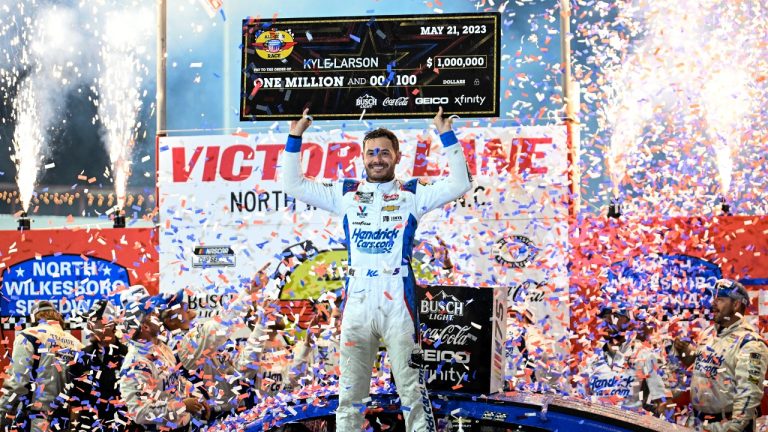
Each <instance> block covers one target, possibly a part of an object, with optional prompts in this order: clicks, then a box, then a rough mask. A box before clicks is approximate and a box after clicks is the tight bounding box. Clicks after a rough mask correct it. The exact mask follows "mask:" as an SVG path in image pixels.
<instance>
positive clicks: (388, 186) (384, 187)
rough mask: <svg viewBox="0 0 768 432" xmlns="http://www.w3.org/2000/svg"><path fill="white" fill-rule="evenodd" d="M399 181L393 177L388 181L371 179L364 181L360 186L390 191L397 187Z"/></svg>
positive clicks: (367, 188)
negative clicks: (380, 181)
mask: <svg viewBox="0 0 768 432" xmlns="http://www.w3.org/2000/svg"><path fill="white" fill-rule="evenodd" d="M398 184H399V182H398V181H397V179H392V180H390V181H388V182H386V183H371V182H369V181H365V182H363V183H362V184H361V185H360V186H361V189H364V190H375V191H377V192H383V193H390V192H392V191H393V190H395V189H397V187H398Z"/></svg>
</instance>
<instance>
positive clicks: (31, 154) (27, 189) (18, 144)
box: [12, 79, 43, 212]
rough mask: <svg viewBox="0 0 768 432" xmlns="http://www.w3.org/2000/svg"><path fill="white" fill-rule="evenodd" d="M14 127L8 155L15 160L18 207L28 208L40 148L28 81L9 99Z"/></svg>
mask: <svg viewBox="0 0 768 432" xmlns="http://www.w3.org/2000/svg"><path fill="white" fill-rule="evenodd" d="M13 108H14V109H13V111H14V117H15V118H16V130H15V131H14V136H13V151H14V154H13V156H12V158H13V160H14V162H15V163H16V184H17V185H18V187H19V196H20V198H21V203H22V209H23V210H24V212H28V211H29V203H30V201H32V195H33V194H34V191H35V181H36V180H37V172H38V171H39V170H40V150H41V147H42V144H43V134H42V133H41V131H40V119H39V118H38V115H37V112H38V111H37V110H38V107H37V99H36V97H35V91H34V89H33V87H32V84H31V82H30V81H29V80H28V79H27V80H24V81H23V82H22V83H21V85H20V87H19V90H18V93H17V95H16V99H14V103H13Z"/></svg>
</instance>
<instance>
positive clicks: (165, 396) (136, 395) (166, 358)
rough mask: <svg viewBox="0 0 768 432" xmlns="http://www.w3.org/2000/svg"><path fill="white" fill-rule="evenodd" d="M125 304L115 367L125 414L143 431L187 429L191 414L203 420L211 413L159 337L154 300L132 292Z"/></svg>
mask: <svg viewBox="0 0 768 432" xmlns="http://www.w3.org/2000/svg"><path fill="white" fill-rule="evenodd" d="M132 288H134V287H132ZM144 292H146V290H144ZM125 307H126V315H125V326H126V329H127V330H126V336H127V337H128V338H129V339H130V340H129V341H128V354H127V355H126V357H125V360H124V362H123V366H122V368H121V369H120V394H121V395H122V397H123V401H124V402H125V405H126V410H127V413H128V416H129V417H130V419H131V420H132V421H133V422H134V423H136V424H138V425H141V426H142V427H143V428H144V430H145V431H153V432H154V431H186V430H188V428H189V424H190V422H191V421H192V417H193V416H196V417H200V418H207V417H208V416H209V414H210V411H209V407H208V405H207V404H206V403H205V402H204V401H202V400H201V399H202V397H201V396H199V395H194V394H193V387H192V384H191V383H190V382H189V381H187V380H186V379H185V378H184V377H183V376H182V374H181V372H180V370H179V366H178V362H177V361H176V357H175V356H174V354H173V351H171V349H170V348H169V347H168V346H167V345H166V344H164V343H163V342H161V341H160V340H159V339H158V336H159V334H160V329H161V326H162V323H161V322H160V318H159V316H158V311H157V310H156V299H153V298H152V297H150V296H149V295H148V294H146V295H144V296H137V298H135V299H134V300H132V301H131V302H129V303H127V304H126V305H125Z"/></svg>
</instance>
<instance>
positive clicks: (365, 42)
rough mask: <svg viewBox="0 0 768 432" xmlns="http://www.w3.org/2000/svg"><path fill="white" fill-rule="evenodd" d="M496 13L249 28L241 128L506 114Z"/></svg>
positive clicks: (281, 22)
mask: <svg viewBox="0 0 768 432" xmlns="http://www.w3.org/2000/svg"><path fill="white" fill-rule="evenodd" d="M500 24H501V14H499V13H496V12H483V13H463V14H439V15H388V16H379V17H371V16H364V17H332V18H296V19H283V18H278V19H273V20H270V21H269V22H262V21H260V20H253V19H245V20H243V57H242V59H243V60H242V71H243V73H242V82H241V89H242V92H241V93H242V99H241V106H240V120H243V121H247V120H266V119H285V118H291V119H292V118H295V117H296V116H298V115H299V114H301V113H302V112H303V110H304V108H305V107H310V109H311V112H312V115H313V116H314V117H315V118H322V119H344V118H359V117H360V116H361V115H365V116H366V117H368V118H406V117H432V116H434V113H435V112H437V109H438V107H440V106H442V107H443V109H444V110H445V111H446V112H448V113H450V114H460V115H462V116H464V117H497V116H498V115H499V104H498V101H499V85H498V83H499V58H500V44H499V41H500V35H501V29H500Z"/></svg>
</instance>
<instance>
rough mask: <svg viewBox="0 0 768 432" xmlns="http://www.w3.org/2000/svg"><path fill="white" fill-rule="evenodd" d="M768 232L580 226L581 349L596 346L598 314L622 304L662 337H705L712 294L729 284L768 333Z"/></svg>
mask: <svg viewBox="0 0 768 432" xmlns="http://www.w3.org/2000/svg"><path fill="white" fill-rule="evenodd" d="M766 232H768V220H766V219H765V218H760V217H746V216H723V217H716V218H708V219H705V218H686V217H678V218H668V219H663V218H647V219H643V220H629V219H620V220H618V221H616V220H606V219H604V218H586V219H584V220H582V221H580V224H579V230H578V232H574V237H573V240H572V245H573V254H572V258H571V261H572V263H571V269H572V273H571V285H572V286H573V293H572V296H571V302H572V308H571V319H572V324H573V327H572V328H573V330H574V331H575V332H576V333H577V335H578V336H579V340H580V341H581V342H582V344H583V345H590V344H594V343H597V341H596V338H597V337H598V336H597V332H595V331H594V323H595V321H596V320H595V315H596V313H597V311H598V310H599V308H600V306H601V305H608V306H613V305H616V304H618V303H620V302H627V303H628V304H629V305H630V307H631V308H633V309H634V311H635V312H637V313H639V314H640V315H639V317H640V319H641V320H643V321H644V322H652V323H655V325H656V326H658V327H659V328H658V329H657V331H660V332H662V334H661V335H660V336H665V337H668V338H669V337H674V336H675V335H674V334H673V333H674V332H675V331H677V332H684V331H685V332H690V331H694V332H695V331H698V330H701V329H700V328H699V327H701V326H705V325H708V323H709V320H708V318H707V311H708V308H709V305H710V303H711V295H712V294H711V292H710V291H709V289H711V288H712V287H713V286H714V282H715V281H716V280H717V279H719V278H721V277H725V278H729V279H735V280H738V281H740V282H741V283H742V284H744V285H745V286H746V288H747V289H748V290H749V292H750V296H751V297H752V306H751V307H750V309H749V311H748V312H749V315H751V318H750V319H751V320H754V321H755V322H756V323H757V324H759V327H760V329H761V331H762V332H763V333H764V334H765V333H766V331H767V330H768V325H766V324H768V306H767V305H768V303H767V302H766V300H768V297H767V296H766V292H768V291H767V289H768V240H766ZM587 324H589V325H587ZM691 325H694V326H695V327H696V328H695V329H691ZM670 329H671V330H670ZM670 332H671V333H670ZM670 340H671V339H670Z"/></svg>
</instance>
